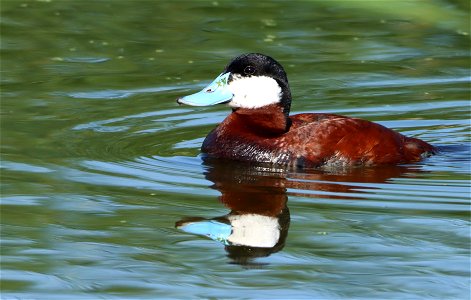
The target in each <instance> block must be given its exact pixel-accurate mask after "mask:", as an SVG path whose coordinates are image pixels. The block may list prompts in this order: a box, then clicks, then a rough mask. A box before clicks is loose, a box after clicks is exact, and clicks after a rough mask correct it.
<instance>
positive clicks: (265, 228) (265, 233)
mask: <svg viewBox="0 0 471 300" xmlns="http://www.w3.org/2000/svg"><path fill="white" fill-rule="evenodd" d="M229 220H230V222H231V226H232V233H231V235H230V236H229V237H228V238H227V240H228V241H229V242H230V243H231V244H233V245H239V246H250V247H262V248H272V247H274V246H275V245H276V243H278V240H279V239H280V225H279V224H278V219H277V218H273V217H268V216H262V215H256V214H246V215H233V216H229Z"/></svg>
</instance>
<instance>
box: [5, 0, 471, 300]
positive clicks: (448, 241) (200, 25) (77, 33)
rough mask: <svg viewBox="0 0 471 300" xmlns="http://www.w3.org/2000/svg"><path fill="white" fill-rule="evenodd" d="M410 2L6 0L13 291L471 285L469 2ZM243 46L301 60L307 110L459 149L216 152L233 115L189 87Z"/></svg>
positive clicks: (301, 103)
mask: <svg viewBox="0 0 471 300" xmlns="http://www.w3.org/2000/svg"><path fill="white" fill-rule="evenodd" d="M397 3H399V4H396V5H397V6H396V8H397V10H395V9H389V10H387V11H385V10H382V9H378V8H376V7H375V6H374V5H373V4H372V5H368V4H365V3H364V2H355V4H351V3H350V4H349V3H347V2H332V4H330V5H329V4H322V3H318V2H317V1H313V2H307V1H306V2H290V3H279V2H260V3H257V4H253V3H251V2H248V1H238V2H234V3H230V2H222V1H219V2H218V1H197V2H180V1H176V2H169V3H164V2H154V1H132V2H130V1H99V2H98V1H97V2H90V1H76V2H66V1H53V0H52V1H44V0H43V1H31V0H29V1H2V3H1V4H2V5H1V22H2V28H1V31H2V41H1V42H2V43H1V44H2V45H1V51H2V52H1V60H2V65H1V72H2V76H1V79H2V87H1V91H2V99H1V104H2V118H1V122H2V123H1V125H2V127H1V133H2V135H1V138H2V140H1V144H2V164H1V167H2V173H1V175H2V200H1V223H2V230H1V234H2V238H1V250H2V257H1V281H2V287H1V290H2V292H1V296H2V298H3V299H25V298H28V299H90V298H109V299H113V298H119V299H122V298H126V299H138V298H139V299H142V298H149V299H155V298H157V297H162V298H198V297H201V298H283V299H286V298H317V299H339V298H342V299H344V298H376V299H380V298H396V299H404V298H413V299H421V298H423V299H429V298H437V299H469V298H470V295H469V275H470V252H471V251H470V246H469V245H470V239H469V237H470V227H469V225H470V213H469V193H470V186H469V174H470V122H469V112H470V107H469V100H470V94H469V90H470V89H469V87H470V69H469V65H470V59H469V41H470V39H469V32H467V31H466V30H467V27H466V26H463V24H467V20H469V18H468V16H467V15H466V12H467V11H469V4H467V3H465V2H464V1H463V2H460V1H456V2H455V1H453V3H452V5H444V4H443V2H438V1H436V2H435V1H432V2H428V3H427V4H411V3H409V2H408V3H402V2H397ZM450 3H451V2H450ZM388 5H389V4H388ZM411 5H412V7H411ZM414 5H415V6H414ZM420 5H424V6H420ZM353 6H354V7H353ZM417 11H420V12H421V13H420V14H416V13H415V12H417ZM415 16H416V17H415ZM427 16H430V17H427ZM244 52H263V53H266V54H268V55H271V56H273V57H275V58H276V59H278V60H279V61H280V62H281V63H282V64H283V65H284V66H285V68H286V70H287V72H288V76H289V80H290V84H291V90H292V93H293V98H294V102H293V105H292V111H293V113H300V112H312V111H317V112H332V113H338V114H345V115H349V116H353V117H360V118H366V119H369V120H372V121H375V122H379V123H381V124H383V125H386V126H388V127H391V128H394V129H396V130H398V131H400V132H402V133H404V134H406V135H410V136H415V137H419V138H422V139H424V140H426V141H428V142H430V143H433V144H434V145H437V146H438V147H439V148H440V150H441V152H440V154H439V155H436V156H434V157H431V158H429V159H427V160H425V161H423V162H421V163H417V164H411V165H404V166H394V167H381V168H358V169H352V170H343V171H335V170H334V171H330V172H328V171H324V172H323V171H316V170H311V171H299V172H287V171H284V170H281V169H277V168H266V167H263V166H256V165H245V164H238V163H227V162H224V163H221V162H218V161H206V162H205V161H203V160H202V158H201V156H200V152H199V147H200V145H201V143H202V140H203V139H204V137H205V136H206V134H207V133H208V132H209V131H210V130H211V129H212V128H213V127H214V126H215V125H216V124H217V123H218V122H220V121H221V120H223V119H224V118H225V116H226V115H227V114H228V113H229V110H228V108H226V107H224V106H216V107H205V108H193V107H184V106H178V105H177V104H176V103H175V99H176V98H177V97H179V96H182V95H186V94H188V93H191V92H194V91H197V90H199V89H201V88H202V87H203V86H204V84H206V83H208V82H209V81H210V80H212V79H213V78H214V77H215V76H216V75H217V74H219V72H220V71H221V70H222V68H223V67H224V66H225V64H226V63H227V62H228V60H229V59H230V58H232V57H233V56H235V55H238V54H240V53H244ZM279 212H281V213H279ZM229 222H232V225H233V228H237V230H235V229H234V232H236V231H237V233H239V232H241V231H240V230H244V228H243V226H242V227H241V225H240V224H241V223H243V222H249V224H252V225H251V226H250V230H248V231H246V234H247V235H248V236H250V233H255V234H253V235H255V236H261V238H259V239H257V238H254V237H252V238H251V239H250V240H249V241H245V242H246V243H248V244H250V245H252V247H247V246H241V244H242V242H241V241H240V236H237V235H236V234H234V235H233V236H229V234H230V232H231V230H232V229H231V227H230V226H229V225H228V224H229ZM254 224H257V225H254ZM228 228H229V232H228ZM230 241H232V242H233V244H234V243H235V244H236V245H235V246H234V245H231V242H230ZM257 243H258V244H259V245H260V244H261V245H264V247H263V248H260V247H254V246H253V245H256V244H257Z"/></svg>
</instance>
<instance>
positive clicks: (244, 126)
mask: <svg viewBox="0 0 471 300" xmlns="http://www.w3.org/2000/svg"><path fill="white" fill-rule="evenodd" d="M202 151H203V152H204V153H206V154H207V155H208V156H210V157H215V158H227V159H232V160H239V161H247V162H264V163H273V164H282V165H287V166H289V167H306V168H315V167H321V166H340V167H341V166H355V165H366V166H370V165H384V164H399V163H411V162H417V161H419V160H421V159H422V158H424V157H426V156H429V155H431V154H433V153H434V152H435V148H434V147H433V146H431V145H430V144H428V143H426V142H424V141H422V140H419V139H416V138H409V137H406V136H404V135H402V134H400V133H398V132H395V131H393V130H391V129H388V128H386V127H384V126H382V125H379V124H376V123H373V122H370V121H367V120H362V119H357V118H350V117H345V116H340V115H335V114H323V113H306V114H298V115H293V116H290V117H287V116H286V114H285V113H284V112H283V108H282V107H281V106H279V105H270V106H266V107H263V108H259V109H243V108H239V109H236V110H234V111H233V112H232V113H231V114H230V115H229V116H228V117H227V118H226V119H225V120H224V121H223V122H222V123H221V124H219V125H218V126H217V127H216V128H215V129H214V130H213V131H211V132H210V133H209V135H208V136H207V137H206V139H205V140H204V142H203V146H202Z"/></svg>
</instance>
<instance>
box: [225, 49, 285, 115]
mask: <svg viewBox="0 0 471 300" xmlns="http://www.w3.org/2000/svg"><path fill="white" fill-rule="evenodd" d="M224 72H231V74H237V75H241V76H245V77H249V76H267V77H271V78H273V79H274V80H276V82H278V85H279V86H280V87H281V91H282V95H281V105H282V106H283V112H284V113H285V114H286V116H288V114H289V110H290V108H291V92H290V89H289V84H288V77H287V76H286V72H285V70H284V69H283V67H282V66H281V65H280V64H279V63H278V62H277V61H276V60H274V59H273V58H271V57H270V56H267V55H264V54H260V53H247V54H242V55H240V56H237V57H236V58H234V59H233V60H232V61H231V62H230V63H229V64H228V65H227V66H226V68H225V69H224Z"/></svg>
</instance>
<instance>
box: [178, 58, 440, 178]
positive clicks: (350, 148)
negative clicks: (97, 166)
mask: <svg viewBox="0 0 471 300" xmlns="http://www.w3.org/2000/svg"><path fill="white" fill-rule="evenodd" d="M291 101H292V98H291V91H290V87H289V84H288V77H287V75H286V72H285V70H284V69H283V67H282V66H281V64H280V63H278V62H277V61H276V60H275V59H273V58H272V57H270V56H267V55H264V54H261V53H247V54H242V55H239V56H237V57H235V58H233V59H232V60H231V61H230V62H229V63H228V64H227V65H226V67H225V68H224V70H223V71H222V73H221V74H219V75H218V76H217V77H216V79H214V80H213V81H212V82H211V83H210V84H209V85H208V86H206V87H205V88H204V89H202V90H201V91H199V92H197V93H195V94H191V95H188V96H183V97H180V98H178V99H177V103H178V104H180V105H181V104H185V105H190V106H210V105H216V104H227V105H228V106H229V107H230V108H232V112H231V113H230V114H229V115H228V116H227V117H226V118H225V119H224V120H223V121H222V122H221V123H220V124H218V125H217V126H216V128H214V129H213V130H212V131H211V132H210V133H209V134H208V135H207V136H206V138H205V139H204V141H203V144H202V146H201V152H202V153H203V154H204V156H205V157H209V158H211V159H229V160H236V161H240V162H249V163H266V164H271V165H279V166H286V167H290V168H295V169H297V168H301V169H302V168H322V167H353V166H378V165H391V164H408V163H415V162H418V161H420V160H422V159H424V158H426V157H429V156H431V155H433V154H436V153H437V150H436V148H435V147H434V146H432V145H431V144H429V143H427V142H425V141H423V140H420V139H418V138H413V137H407V136H405V135H402V134H401V133H399V132H396V131H394V130H392V129H389V128H386V127H384V126H382V125H380V124H377V123H374V122H371V121H368V120H364V119H360V118H354V117H348V116H343V115H337V114H331V113H300V114H295V115H290V108H291Z"/></svg>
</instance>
